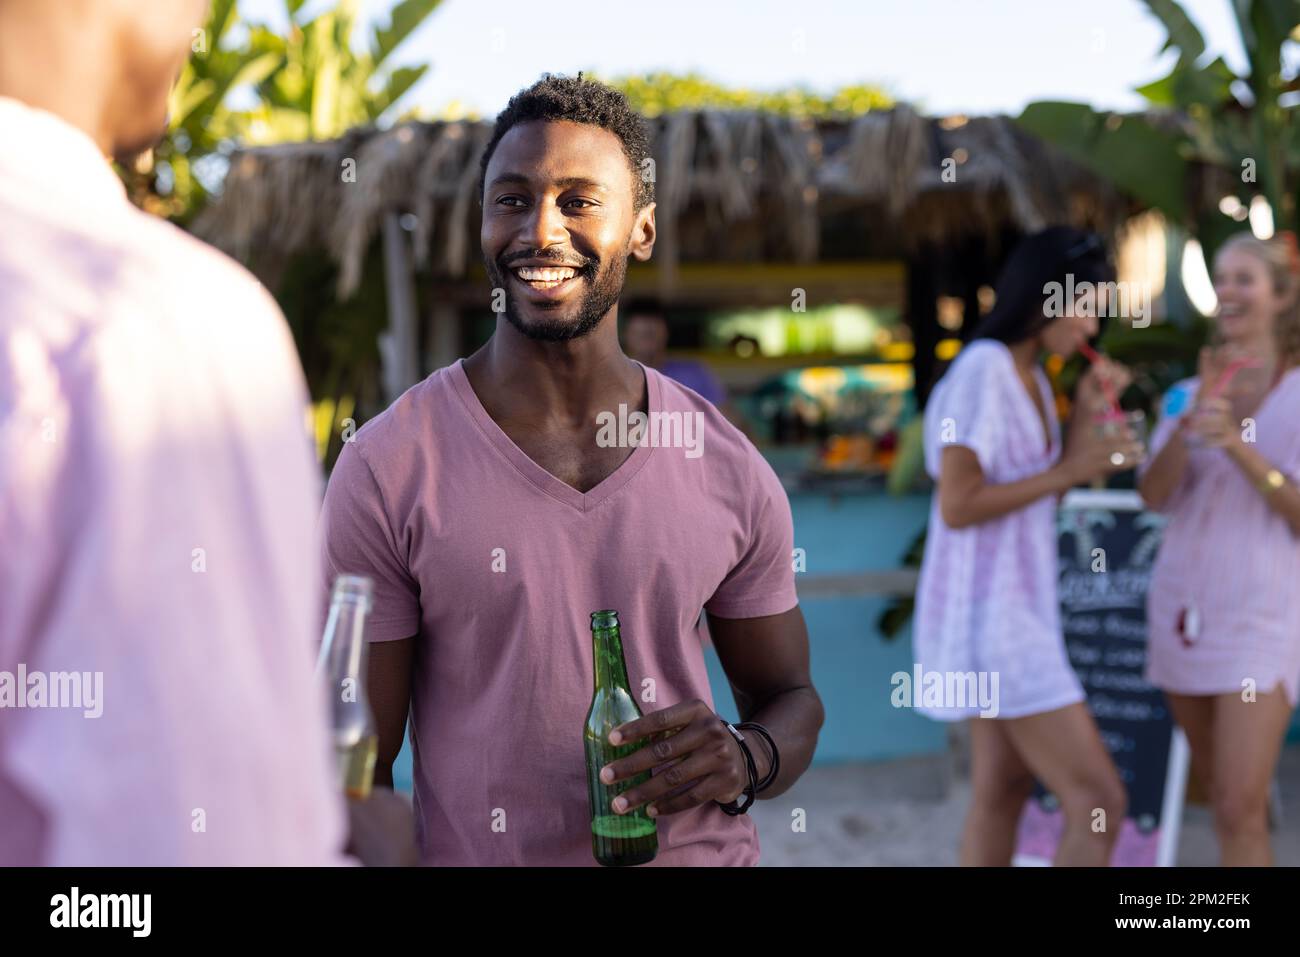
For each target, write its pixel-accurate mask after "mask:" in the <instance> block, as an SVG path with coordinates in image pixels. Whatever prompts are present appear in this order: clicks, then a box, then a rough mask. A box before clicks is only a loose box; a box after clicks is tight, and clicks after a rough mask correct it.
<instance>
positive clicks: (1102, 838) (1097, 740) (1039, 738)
mask: <svg viewBox="0 0 1300 957" xmlns="http://www.w3.org/2000/svg"><path fill="white" fill-rule="evenodd" d="M999 723H1001V724H1003V725H1005V727H1006V729H1007V733H1008V736H1009V737H1010V739H1011V743H1012V744H1013V745H1014V746H1015V749H1016V751H1017V752H1018V753H1019V755H1020V757H1021V759H1022V760H1023V761H1024V762H1025V764H1026V765H1028V767H1029V768H1030V769H1031V770H1032V771H1033V772H1034V774H1035V775H1036V776H1037V777H1038V779H1039V780H1040V781H1042V782H1043V785H1044V786H1045V787H1046V788H1047V789H1048V790H1049V791H1051V792H1052V793H1053V794H1055V795H1056V797H1057V799H1058V800H1059V801H1060V802H1061V810H1062V811H1063V812H1064V814H1065V830H1064V833H1062V835H1061V843H1060V844H1059V845H1058V846H1057V849H1056V859H1055V861H1054V863H1055V864H1056V865H1057V866H1058V867H1067V866H1076V867H1077V866H1086V867H1105V866H1106V865H1107V864H1109V863H1110V852H1111V849H1112V848H1113V847H1114V845H1115V839H1116V838H1117V837H1119V830H1120V827H1121V826H1122V825H1123V823H1124V812H1125V810H1126V809H1127V807H1128V795H1127V794H1126V793H1125V791H1124V785H1123V784H1122V783H1121V782H1120V779H1119V772H1118V771H1116V770H1115V763H1114V762H1113V761H1112V760H1111V758H1110V753H1109V752H1108V751H1107V750H1106V745H1105V744H1104V743H1102V740H1101V735H1100V734H1099V733H1098V731H1097V725H1096V722H1094V721H1093V720H1092V715H1091V714H1090V713H1089V711H1088V709H1087V707H1085V706H1084V704H1083V703H1082V702H1078V703H1076V704H1072V705H1068V706H1066V707H1064V708H1058V709H1057V710H1056V711H1048V712H1046V713H1045V714H1035V715H1030V716H1029V717H1026V718H1012V719H1009V720H1007V721H1003V722H999Z"/></svg>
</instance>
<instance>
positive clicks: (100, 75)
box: [0, 0, 212, 159]
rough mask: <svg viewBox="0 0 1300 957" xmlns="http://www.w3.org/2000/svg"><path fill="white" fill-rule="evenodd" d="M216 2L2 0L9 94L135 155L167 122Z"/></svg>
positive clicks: (124, 154)
mask: <svg viewBox="0 0 1300 957" xmlns="http://www.w3.org/2000/svg"><path fill="white" fill-rule="evenodd" d="M207 9H208V0H168V2H167V3H149V4H145V3H140V2H139V0H0V61H3V68H2V69H0V94H2V95H6V96H10V97H13V98H15V99H18V100H20V101H22V102H24V103H27V104H28V105H29V106H33V107H36V108H38V109H42V110H45V111H47V112H50V113H54V114H56V115H58V116H61V117H62V118H63V119H65V120H67V121H68V122H70V123H72V124H73V125H75V126H78V127H80V128H82V129H83V130H84V131H85V132H86V133H88V134H89V135H90V136H91V137H92V138H93V139H95V141H96V142H97V144H98V145H99V146H100V148H101V149H102V150H104V151H105V152H106V153H108V154H110V155H112V156H114V157H115V158H118V159H129V158H131V157H133V156H135V155H136V154H138V153H141V152H143V151H144V150H146V149H149V148H150V147H152V146H153V145H154V144H155V143H157V142H158V140H159V139H160V138H161V137H162V135H163V133H164V132H165V130H166V127H167V99H168V95H169V94H170V92H171V87H172V84H173V83H174V82H175V80H176V78H177V76H178V75H179V74H180V72H181V69H182V68H183V67H184V66H185V61H186V60H187V59H188V58H189V56H190V54H191V53H192V52H193V51H194V50H195V49H196V48H199V47H200V44H202V43H207V42H212V41H211V38H207V37H205V36H204V35H203V33H202V31H201V29H200V28H201V26H202V24H203V18H204V16H205V15H206V12H207Z"/></svg>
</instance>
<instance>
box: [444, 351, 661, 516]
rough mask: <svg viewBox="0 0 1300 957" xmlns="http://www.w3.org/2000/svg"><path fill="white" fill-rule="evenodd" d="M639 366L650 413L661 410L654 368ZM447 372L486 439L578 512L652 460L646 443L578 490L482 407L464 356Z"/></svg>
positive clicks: (591, 506) (597, 502)
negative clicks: (598, 479) (589, 485)
mask: <svg viewBox="0 0 1300 957" xmlns="http://www.w3.org/2000/svg"><path fill="white" fill-rule="evenodd" d="M633 361H634V362H635V361H636V360H633ZM637 365H638V366H641V372H642V374H643V375H644V376H645V384H646V396H647V405H648V406H649V412H650V414H651V415H652V416H653V415H654V414H655V413H656V412H659V411H660V391H659V379H658V377H657V376H656V375H654V373H653V371H652V370H650V369H647V368H646V367H645V366H644V365H642V364H641V363H640V362H637ZM447 372H448V375H449V376H450V377H451V383H452V385H453V387H454V388H455V390H456V394H457V395H459V396H460V398H461V401H462V402H463V403H464V405H465V410H466V411H467V412H468V413H469V415H470V417H471V418H472V419H473V420H474V423H475V424H476V425H477V426H478V428H479V431H480V432H481V433H482V434H483V436H484V438H486V439H487V440H488V442H489V443H491V444H492V445H493V446H494V447H495V448H496V449H497V451H498V452H500V453H501V454H502V455H504V456H505V458H506V460H507V461H508V462H509V463H510V464H511V465H513V466H514V468H515V470H516V471H517V472H518V473H519V474H520V475H521V476H523V478H525V479H526V480H527V481H529V482H531V483H532V484H533V485H535V486H536V487H537V488H539V489H541V491H543V492H545V493H546V494H547V495H549V496H551V497H552V498H554V499H556V500H558V501H560V502H563V503H564V504H565V505H568V506H570V507H572V508H575V509H577V510H578V511H579V512H589V511H591V510H592V509H594V508H596V507H597V506H598V505H600V504H601V503H602V502H604V501H606V500H607V499H609V498H610V497H611V496H612V495H614V494H615V493H616V492H618V491H619V490H620V489H621V488H623V486H625V485H626V484H627V483H628V482H630V481H631V480H632V478H633V477H634V476H635V475H636V473H637V472H639V471H641V469H642V467H644V466H645V464H646V462H648V461H649V459H650V455H651V453H652V452H654V448H653V447H652V446H651V445H650V443H649V442H643V443H642V444H641V445H638V446H637V447H636V448H634V449H633V450H632V454H631V455H629V456H628V457H627V458H626V459H624V460H623V462H622V464H621V465H619V467H618V468H616V469H615V470H614V471H613V472H611V473H610V474H609V475H607V476H605V478H604V479H602V480H601V482H600V483H599V484H597V485H596V486H594V487H593V488H591V489H588V490H587V491H586V492H579V491H578V490H577V489H576V488H574V487H573V486H572V485H569V484H568V483H567V482H562V481H561V480H560V479H558V478H556V477H555V476H554V475H552V474H551V473H550V472H548V471H546V469H544V468H542V467H541V466H540V465H538V464H537V463H536V462H534V461H533V460H532V459H531V458H529V456H528V453H526V452H525V451H524V450H523V449H521V448H520V447H519V446H517V445H515V443H514V440H513V439H511V438H510V436H508V435H506V433H505V430H504V429H502V428H501V426H499V425H497V423H496V420H495V419H493V418H492V416H490V415H488V411H487V409H486V408H484V407H483V403H482V402H480V401H479V397H478V395H477V393H475V392H474V387H473V386H472V385H470V381H469V376H468V375H466V374H465V360H464V359H457V360H456V361H455V362H454V363H453V364H452V365H450V366H448V367H447ZM629 414H630V413H629ZM591 428H592V430H593V431H594V430H595V429H596V423H595V422H592V424H591Z"/></svg>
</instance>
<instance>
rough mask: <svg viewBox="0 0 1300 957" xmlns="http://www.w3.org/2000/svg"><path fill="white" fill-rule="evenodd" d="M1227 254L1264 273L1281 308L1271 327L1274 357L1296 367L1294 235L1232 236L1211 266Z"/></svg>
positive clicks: (1298, 281) (1299, 359)
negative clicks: (1238, 256) (1234, 254)
mask: <svg viewBox="0 0 1300 957" xmlns="http://www.w3.org/2000/svg"><path fill="white" fill-rule="evenodd" d="M1231 252H1241V253H1245V254H1246V255H1247V256H1251V257H1253V258H1255V259H1257V260H1258V261H1259V262H1261V263H1263V265H1264V267H1265V269H1266V270H1267V271H1268V279H1269V284H1270V285H1271V286H1272V289H1273V294H1274V295H1275V296H1276V297H1277V300H1278V302H1279V304H1280V306H1281V308H1280V310H1279V311H1278V313H1277V317H1276V319H1275V321H1274V326H1273V330H1274V335H1275V336H1276V338H1277V346H1278V354H1279V356H1280V357H1281V360H1282V362H1283V363H1285V364H1286V365H1296V364H1300V250H1297V247H1296V238H1295V234H1294V233H1290V232H1285V233H1279V234H1278V235H1276V236H1274V237H1273V238H1272V239H1259V238H1257V237H1255V236H1254V235H1252V234H1251V233H1247V232H1241V233H1236V234H1235V235H1233V236H1232V237H1231V238H1230V239H1228V240H1227V241H1226V242H1225V243H1224V244H1223V245H1222V246H1220V247H1219V250H1218V252H1217V253H1216V254H1215V263H1216V264H1218V263H1219V262H1220V261H1221V260H1222V259H1223V257H1224V256H1225V255H1227V254H1228V253H1231Z"/></svg>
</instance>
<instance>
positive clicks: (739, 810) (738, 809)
mask: <svg viewBox="0 0 1300 957" xmlns="http://www.w3.org/2000/svg"><path fill="white" fill-rule="evenodd" d="M719 720H720V721H721V722H722V723H723V724H724V725H726V726H727V730H728V731H730V732H731V736H732V737H733V738H735V739H736V742H737V743H738V744H739V745H740V750H741V752H742V753H743V754H744V755H745V769H746V771H747V772H748V773H749V787H747V788H745V790H744V791H742V792H741V794H742V796H743V797H744V799H745V800H744V803H743V804H737V803H736V802H735V801H731V802H729V803H727V804H723V803H722V802H721V801H714V802H713V803H714V804H716V805H717V806H718V807H720V808H722V810H723V811H725V812H726V813H728V814H730V815H731V816H732V817H735V816H736V815H738V814H744V813H745V812H746V811H748V810H749V807H750V805H751V804H753V803H754V795H755V794H757V793H758V766H757V765H755V764H754V755H753V754H752V753H750V750H749V745H748V744H746V743H745V736H744V735H743V734H741V733H740V731H739V730H737V728H736V726H735V725H734V724H732V723H731V722H730V721H728V720H727V719H726V718H722V717H720V718H719Z"/></svg>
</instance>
